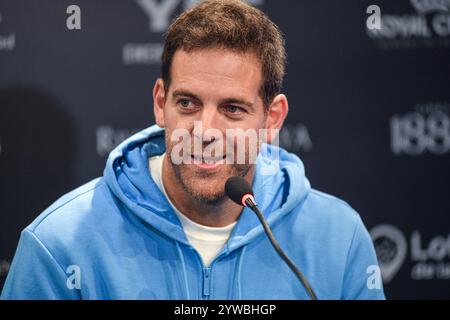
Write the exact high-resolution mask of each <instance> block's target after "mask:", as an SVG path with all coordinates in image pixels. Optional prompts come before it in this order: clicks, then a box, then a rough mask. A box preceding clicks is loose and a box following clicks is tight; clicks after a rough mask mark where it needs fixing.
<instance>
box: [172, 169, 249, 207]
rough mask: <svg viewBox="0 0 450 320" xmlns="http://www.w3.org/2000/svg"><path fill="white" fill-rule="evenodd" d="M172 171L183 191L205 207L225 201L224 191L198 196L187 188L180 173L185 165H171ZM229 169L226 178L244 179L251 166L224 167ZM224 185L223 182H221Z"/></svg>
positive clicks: (198, 194)
mask: <svg viewBox="0 0 450 320" xmlns="http://www.w3.org/2000/svg"><path fill="white" fill-rule="evenodd" d="M171 166H172V168H173V171H174V173H175V176H176V177H177V180H178V181H179V182H180V183H181V185H182V186H183V189H184V191H185V192H186V193H187V194H188V195H189V196H190V197H191V198H192V199H194V200H196V201H198V202H201V203H205V204H207V205H218V204H220V203H222V202H224V201H225V200H226V199H227V195H226V194H225V190H224V189H222V192H219V193H216V194H200V193H199V192H196V191H195V190H193V189H192V188H190V187H189V184H188V183H186V181H185V177H184V176H183V173H182V166H186V165H185V164H180V165H174V164H171ZM226 166H228V167H230V168H231V170H230V172H229V175H228V177H231V176H239V177H242V178H244V177H245V176H247V174H248V172H249V171H250V169H251V167H252V165H248V164H235V165H226ZM204 179H208V176H205V177H204ZM223 183H224V185H225V181H224V182H223Z"/></svg>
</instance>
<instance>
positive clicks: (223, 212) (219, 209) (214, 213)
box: [162, 157, 253, 227]
mask: <svg viewBox="0 0 450 320" xmlns="http://www.w3.org/2000/svg"><path fill="white" fill-rule="evenodd" d="M167 161H170V160H169V158H168V157H164V162H163V169H162V182H163V184H164V187H165V190H166V193H167V196H168V197H169V199H170V201H171V202H172V203H173V205H174V206H175V207H176V208H177V209H178V210H179V211H180V212H183V214H184V215H185V216H186V217H187V218H189V219H190V220H192V221H194V222H196V223H198V224H201V225H204V226H208V227H225V226H228V225H230V224H232V223H233V222H235V221H236V220H237V219H238V218H239V216H240V214H241V212H242V207H241V206H238V205H237V204H235V203H234V202H233V201H231V200H230V199H228V198H227V197H225V198H224V199H223V200H222V201H219V202H217V203H215V204H208V203H204V202H200V201H198V200H196V199H193V198H192V197H191V196H190V195H189V194H188V193H187V192H186V191H185V190H184V188H183V186H182V185H181V183H179V182H178V178H177V177H176V175H175V172H173V169H172V168H171V165H170V164H169V163H167ZM249 174H251V175H253V171H252V170H251V172H249Z"/></svg>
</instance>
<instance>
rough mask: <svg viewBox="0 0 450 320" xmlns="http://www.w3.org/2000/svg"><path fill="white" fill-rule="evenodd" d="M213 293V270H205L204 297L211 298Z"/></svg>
mask: <svg viewBox="0 0 450 320" xmlns="http://www.w3.org/2000/svg"><path fill="white" fill-rule="evenodd" d="M210 291H211V268H205V269H203V295H204V296H206V297H209V295H210Z"/></svg>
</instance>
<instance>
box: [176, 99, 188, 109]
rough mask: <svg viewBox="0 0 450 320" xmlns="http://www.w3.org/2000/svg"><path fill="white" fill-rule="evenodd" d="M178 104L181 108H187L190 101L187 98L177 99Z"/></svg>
mask: <svg viewBox="0 0 450 320" xmlns="http://www.w3.org/2000/svg"><path fill="white" fill-rule="evenodd" d="M178 104H179V105H180V106H181V107H182V108H185V109H187V108H189V107H190V104H191V101H190V100H188V99H181V100H178Z"/></svg>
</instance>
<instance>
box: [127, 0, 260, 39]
mask: <svg viewBox="0 0 450 320" xmlns="http://www.w3.org/2000/svg"><path fill="white" fill-rule="evenodd" d="M136 2H137V4H138V5H139V6H140V7H141V9H142V11H143V12H144V13H145V14H146V15H147V17H148V19H149V30H150V32H164V31H166V29H167V27H168V26H169V23H170V18H171V17H172V15H173V14H174V13H175V10H176V9H177V8H178V7H179V6H180V4H183V8H184V9H187V8H190V7H192V6H194V5H195V4H196V3H197V2H198V0H185V1H183V0H164V1H158V0H136ZM247 2H249V3H251V4H253V5H255V6H260V5H262V4H263V0H249V1H247Z"/></svg>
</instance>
